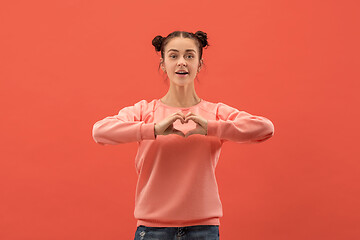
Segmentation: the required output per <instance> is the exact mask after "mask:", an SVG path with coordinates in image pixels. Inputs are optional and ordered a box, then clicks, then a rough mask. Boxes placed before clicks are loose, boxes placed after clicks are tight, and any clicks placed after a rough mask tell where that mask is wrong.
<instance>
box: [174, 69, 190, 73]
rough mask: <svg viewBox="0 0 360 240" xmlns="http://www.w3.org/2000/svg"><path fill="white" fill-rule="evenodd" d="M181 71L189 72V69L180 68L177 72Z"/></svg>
mask: <svg viewBox="0 0 360 240" xmlns="http://www.w3.org/2000/svg"><path fill="white" fill-rule="evenodd" d="M180 71H184V72H187V73H189V71H188V70H186V69H179V70H177V71H176V72H175V73H177V72H180Z"/></svg>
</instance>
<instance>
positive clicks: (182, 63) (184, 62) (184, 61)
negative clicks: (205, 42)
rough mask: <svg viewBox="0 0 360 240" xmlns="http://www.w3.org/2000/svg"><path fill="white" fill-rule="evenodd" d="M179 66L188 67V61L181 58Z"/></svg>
mask: <svg viewBox="0 0 360 240" xmlns="http://www.w3.org/2000/svg"><path fill="white" fill-rule="evenodd" d="M178 65H179V66H181V65H184V66H186V65H187V63H186V60H185V59H184V57H180V58H179V61H178Z"/></svg>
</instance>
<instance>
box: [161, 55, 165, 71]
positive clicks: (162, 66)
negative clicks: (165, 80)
mask: <svg viewBox="0 0 360 240" xmlns="http://www.w3.org/2000/svg"><path fill="white" fill-rule="evenodd" d="M160 66H161V69H162V70H163V71H164V72H165V66H164V59H163V58H160Z"/></svg>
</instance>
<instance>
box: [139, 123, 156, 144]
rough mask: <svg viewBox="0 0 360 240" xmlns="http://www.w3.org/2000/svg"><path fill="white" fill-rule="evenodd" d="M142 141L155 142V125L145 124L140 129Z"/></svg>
mask: <svg viewBox="0 0 360 240" xmlns="http://www.w3.org/2000/svg"><path fill="white" fill-rule="evenodd" d="M140 132H141V140H155V139H156V138H155V123H154V122H153V123H143V124H141V128H140Z"/></svg>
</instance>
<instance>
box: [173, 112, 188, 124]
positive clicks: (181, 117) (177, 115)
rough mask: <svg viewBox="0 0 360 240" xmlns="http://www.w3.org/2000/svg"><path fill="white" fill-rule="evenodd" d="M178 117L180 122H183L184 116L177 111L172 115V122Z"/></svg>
mask: <svg viewBox="0 0 360 240" xmlns="http://www.w3.org/2000/svg"><path fill="white" fill-rule="evenodd" d="M178 119H180V121H181V122H182V123H184V121H185V120H184V117H183V116H181V115H180V114H179V113H176V114H175V115H174V117H173V122H175V121H176V120H178Z"/></svg>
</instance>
